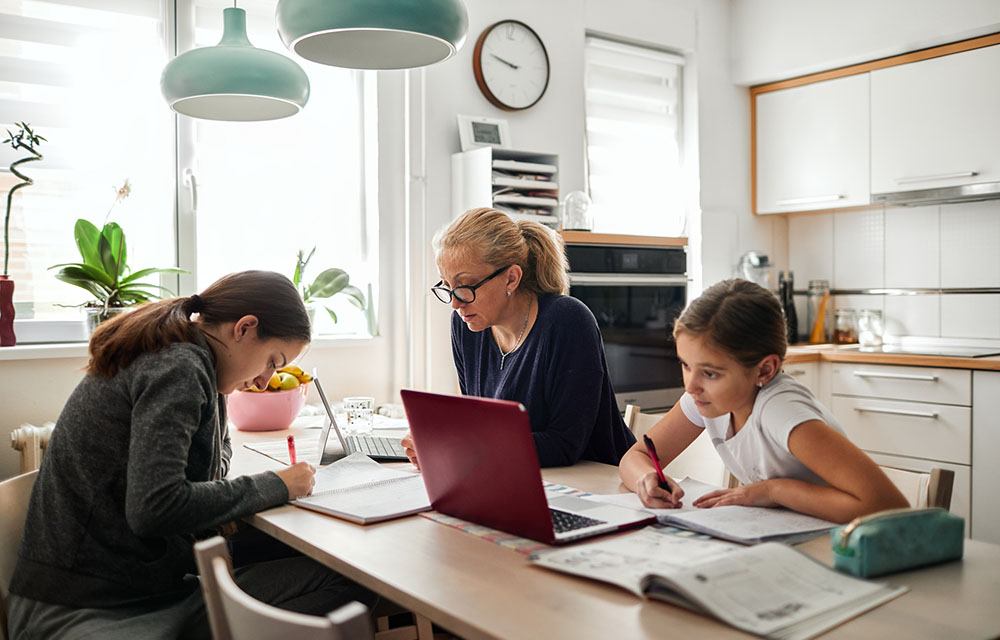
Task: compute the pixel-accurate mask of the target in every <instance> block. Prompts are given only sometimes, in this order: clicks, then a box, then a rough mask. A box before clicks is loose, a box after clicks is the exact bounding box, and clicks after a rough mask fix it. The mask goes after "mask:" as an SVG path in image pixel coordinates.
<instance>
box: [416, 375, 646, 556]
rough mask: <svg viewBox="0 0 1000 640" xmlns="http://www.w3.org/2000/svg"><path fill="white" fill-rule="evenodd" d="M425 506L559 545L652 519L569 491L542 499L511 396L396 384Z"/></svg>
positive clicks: (529, 441) (527, 427) (521, 415)
mask: <svg viewBox="0 0 1000 640" xmlns="http://www.w3.org/2000/svg"><path fill="white" fill-rule="evenodd" d="M402 396H403V405H405V407H406V418H407V420H408V421H409V423H410V432H411V433H412V434H413V442H414V444H415V445H416V447H417V455H418V456H419V459H420V469H421V471H422V473H423V476H424V485H425V486H426V487H427V495H428V496H429V497H430V499H431V506H433V507H434V508H435V509H437V510H438V511H440V512H441V513H446V514H448V515H451V516H455V517H458V518H462V519H464V520H468V521H470V522H475V523H476V524H481V525H485V526H487V527H492V528H494V529H499V530H500V531H506V532H508V533H513V534H515V535H519V536H522V537H525V538H531V539H532V540H538V541H540V542H547V543H549V544H560V543H563V542H568V541H570V540H577V539H579V538H586V537H590V536H594V535H598V534H602V533H610V532H612V531H617V530H619V529H625V528H628V527H634V526H638V525H640V524H644V523H647V522H652V521H653V520H655V518H654V517H653V516H652V515H651V514H649V513H645V512H642V511H634V510H632V509H626V508H624V507H618V506H615V505H608V504H602V503H600V502H594V501H591V500H585V499H583V498H578V497H575V496H566V495H551V496H549V498H548V499H546V492H545V489H544V487H543V486H542V474H541V469H540V468H539V465H538V455H537V454H536V453H535V442H534V439H533V438H532V437H531V424H530V422H529V420H528V413H527V411H525V409H524V407H523V406H521V405H520V404H519V403H517V402H510V401H507V400H492V399H487V398H476V397H471V396H446V395H439V394H436V393H425V392H421V391H410V390H409V389H404V390H403V391H402Z"/></svg>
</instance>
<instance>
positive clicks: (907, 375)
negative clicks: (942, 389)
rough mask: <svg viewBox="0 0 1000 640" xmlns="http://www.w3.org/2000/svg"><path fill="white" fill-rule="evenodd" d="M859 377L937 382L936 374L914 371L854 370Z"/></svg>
mask: <svg viewBox="0 0 1000 640" xmlns="http://www.w3.org/2000/svg"><path fill="white" fill-rule="evenodd" d="M854 375H856V376H858V377H859V378H887V379H889V380H919V381H921V382H937V380H938V377H937V376H922V375H918V374H914V373H880V372H878V371H855V372H854Z"/></svg>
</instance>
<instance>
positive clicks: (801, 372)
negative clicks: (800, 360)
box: [785, 369, 806, 376]
mask: <svg viewBox="0 0 1000 640" xmlns="http://www.w3.org/2000/svg"><path fill="white" fill-rule="evenodd" d="M785 373H787V374H788V375H790V376H804V375H806V371H805V369H792V370H791V371H786V372H785Z"/></svg>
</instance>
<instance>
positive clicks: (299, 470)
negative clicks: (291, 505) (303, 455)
mask: <svg viewBox="0 0 1000 640" xmlns="http://www.w3.org/2000/svg"><path fill="white" fill-rule="evenodd" d="M275 473H277V474H278V477H279V478H281V480H282V482H284V483H285V487H286V488H287V489H288V499H289V500H295V499H297V498H301V497H303V496H307V495H309V494H311V493H312V490H313V486H314V485H315V484H316V478H315V477H314V476H315V475H316V467H314V466H312V465H311V464H309V463H308V462H296V463H295V464H293V465H290V466H288V467H286V468H284V469H282V470H281V471H275Z"/></svg>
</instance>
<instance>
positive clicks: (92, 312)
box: [86, 307, 132, 336]
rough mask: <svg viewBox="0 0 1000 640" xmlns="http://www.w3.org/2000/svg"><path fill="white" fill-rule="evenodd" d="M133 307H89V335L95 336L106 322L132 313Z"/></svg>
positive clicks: (87, 309)
mask: <svg viewBox="0 0 1000 640" xmlns="http://www.w3.org/2000/svg"><path fill="white" fill-rule="evenodd" d="M131 310H132V307H108V308H106V309H105V308H104V307H87V308H86V311H87V335H88V336H92V335H94V331H95V330H96V329H97V326H98V325H99V324H101V323H102V322H104V321H105V320H110V319H111V318H114V317H115V316H118V315H121V314H123V313H127V312H128V311H131Z"/></svg>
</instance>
